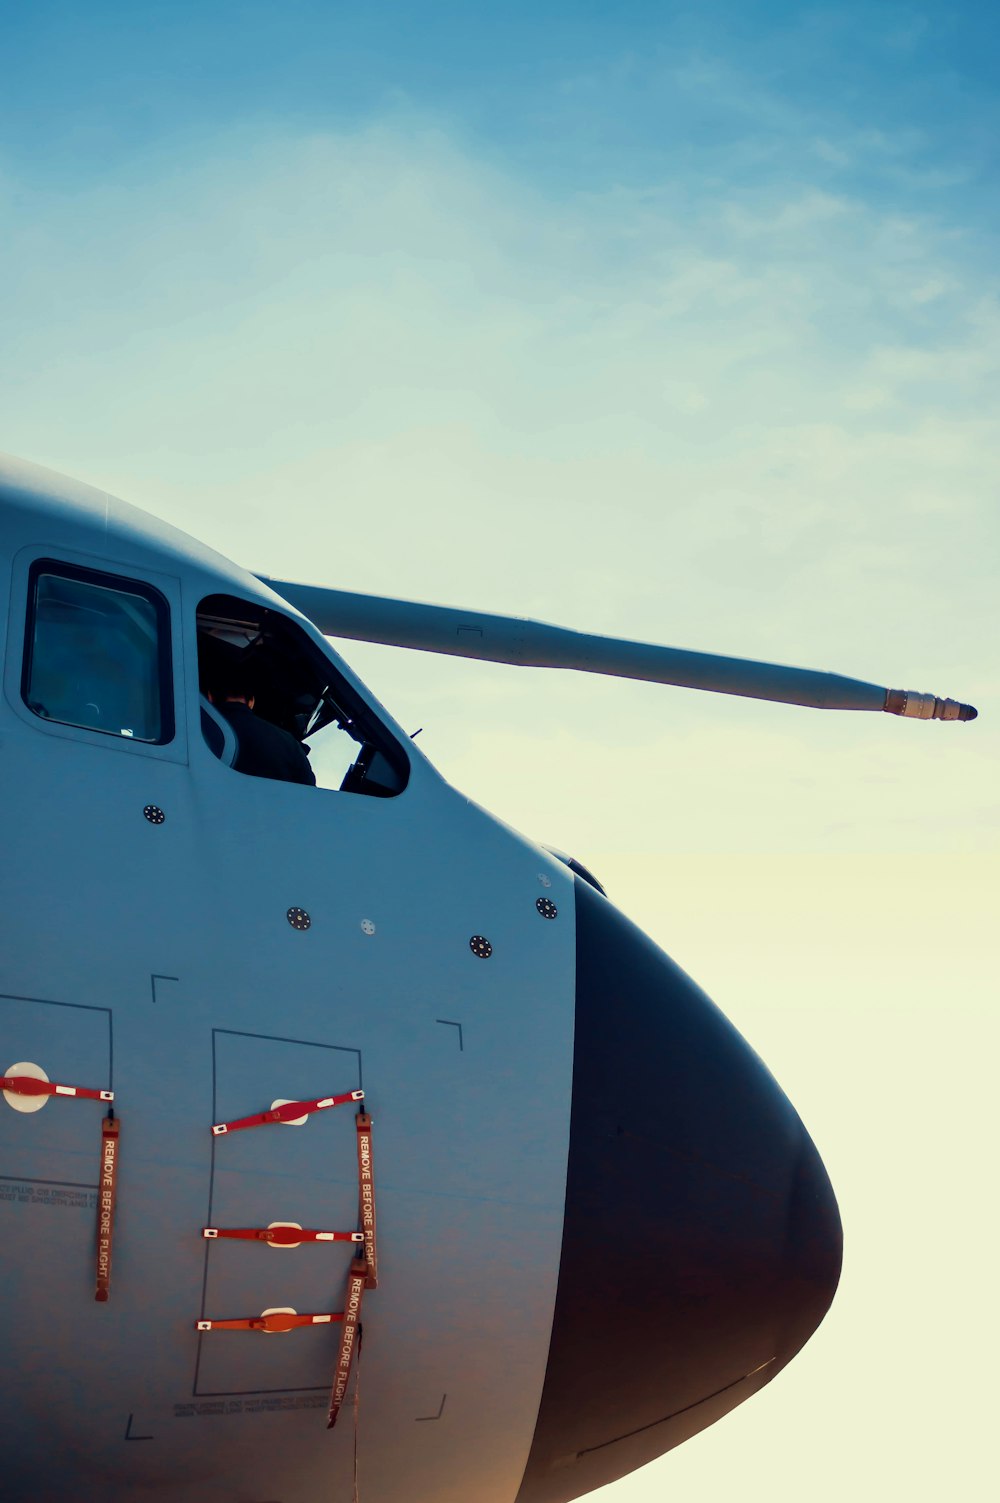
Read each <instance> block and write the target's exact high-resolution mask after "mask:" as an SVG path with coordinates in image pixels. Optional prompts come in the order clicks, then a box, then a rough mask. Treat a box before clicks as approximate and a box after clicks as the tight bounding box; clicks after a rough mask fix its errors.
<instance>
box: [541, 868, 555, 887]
mask: <svg viewBox="0 0 1000 1503" xmlns="http://www.w3.org/2000/svg"><path fill="white" fill-rule="evenodd" d="M538 880H539V882H541V884H542V886H543V887H551V886H552V878H551V877H550V876H549V875H548V874H547V873H546V872H539V873H538Z"/></svg>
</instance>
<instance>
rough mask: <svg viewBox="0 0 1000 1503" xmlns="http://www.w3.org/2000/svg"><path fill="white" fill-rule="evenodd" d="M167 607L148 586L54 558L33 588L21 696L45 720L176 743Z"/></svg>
mask: <svg viewBox="0 0 1000 1503" xmlns="http://www.w3.org/2000/svg"><path fill="white" fill-rule="evenodd" d="M170 679H171V670H170V608H169V606H168V605H167V602H166V600H165V599H164V598H163V596H162V595H161V594H160V592H159V590H155V589H153V588H152V586H151V585H147V584H145V583H143V582H141V581H139V580H134V579H123V578H120V577H119V576H118V575H114V574H105V573H103V572H99V571H97V570H93V569H80V568H77V567H76V566H75V565H71V564H64V563H60V562H58V561H56V560H54V559H37V560H36V561H35V563H34V564H33V565H32V567H31V573H30V576H29V584H28V621H27V631H26V633H25V652H24V665H23V670H22V675H21V696H22V698H23V700H24V702H25V704H26V705H27V706H28V709H29V710H31V711H33V713H34V714H36V715H38V716H39V717H40V718H41V719H43V720H53V721H56V722H58V723H59V724H61V725H75V726H80V727H81V728H82V729H84V730H88V731H100V732H102V733H103V734H105V735H108V736H118V737H121V736H125V737H127V738H129V739H130V740H135V741H146V742H151V743H153V744H155V745H163V744H164V743H166V742H168V741H170V740H172V739H173V734H174V717H173V698H172V694H171V682H170Z"/></svg>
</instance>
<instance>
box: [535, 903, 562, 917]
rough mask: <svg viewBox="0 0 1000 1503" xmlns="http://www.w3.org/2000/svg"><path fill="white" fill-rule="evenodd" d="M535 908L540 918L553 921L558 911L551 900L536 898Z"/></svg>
mask: <svg viewBox="0 0 1000 1503" xmlns="http://www.w3.org/2000/svg"><path fill="white" fill-rule="evenodd" d="M535 907H536V908H537V909H538V911H539V913H540V914H541V915H542V918H548V919H553V918H555V916H556V914H557V913H558V912H559V909H558V908H557V907H556V905H555V903H553V901H552V899H551V898H536V899H535Z"/></svg>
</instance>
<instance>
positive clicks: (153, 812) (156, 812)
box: [142, 804, 167, 825]
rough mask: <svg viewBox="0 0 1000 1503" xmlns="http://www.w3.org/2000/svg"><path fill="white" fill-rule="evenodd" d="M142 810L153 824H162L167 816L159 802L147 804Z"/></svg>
mask: <svg viewBox="0 0 1000 1503" xmlns="http://www.w3.org/2000/svg"><path fill="white" fill-rule="evenodd" d="M142 812H143V814H144V815H145V816H146V818H147V819H148V820H149V822H150V824H151V825H162V823H163V821H164V820H165V819H166V817H167V816H166V815H165V814H164V812H163V810H162V809H161V808H160V806H159V804H147V805H146V807H145V808H144V809H143V811H142Z"/></svg>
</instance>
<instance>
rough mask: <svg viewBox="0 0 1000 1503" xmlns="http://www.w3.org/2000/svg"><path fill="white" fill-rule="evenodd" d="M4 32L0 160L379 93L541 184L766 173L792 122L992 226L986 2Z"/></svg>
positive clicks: (261, 15)
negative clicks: (734, 163) (687, 172)
mask: <svg viewBox="0 0 1000 1503" xmlns="http://www.w3.org/2000/svg"><path fill="white" fill-rule="evenodd" d="M3 44H4V53H5V58H6V64H5V89H4V99H3V103H2V104H0V138H2V140H3V141H4V143H5V153H6V155H7V159H8V163H9V164H11V165H12V166H13V167H14V169H15V170H18V169H20V168H28V169H30V170H31V172H32V173H33V174H38V175H40V176H41V177H43V178H45V179H49V180H52V181H58V180H59V178H60V177H62V178H63V179H65V178H67V177H69V176H72V177H74V178H76V179H77V180H79V179H80V177H83V178H85V179H86V178H89V177H99V176H102V175H103V174H105V173H107V172H108V171H109V170H110V171H120V170H124V169H125V168H127V166H128V165H129V164H130V163H132V164H134V162H135V161H136V158H137V157H141V156H142V155H143V154H144V153H146V152H148V151H149V150H150V149H153V150H156V151H173V150H176V151H183V150H184V149H185V148H187V149H189V150H191V149H196V142H197V141H198V140H199V139H200V138H203V136H204V134H205V133H209V134H212V133H214V132H216V131H218V130H220V129H222V128H224V127H226V126H228V125H230V124H231V123H232V122H233V121H234V120H241V121H252V122H256V123H258V124H259V125H260V126H261V127H262V128H267V127H268V126H273V125H275V124H277V123H280V125H281V127H282V128H285V129H287V128H289V127H290V126H291V127H293V128H298V129H302V130H314V129H318V128H319V129H322V128H329V127H333V128H343V127H344V126H354V125H357V124H358V123H363V122H365V121H370V120H372V119H375V118H381V117H382V116H384V115H385V114H386V113H391V112H392V111H393V110H395V109H399V108H405V109H415V110H419V111H423V112H427V113H428V114H430V115H431V116H434V117H436V118H439V119H440V120H441V121H442V122H444V123H446V124H447V125H448V127H449V128H451V129H453V130H455V131H456V132H458V133H459V134H461V135H463V136H465V137H466V139H468V140H469V141H470V142H473V143H475V145H476V147H477V148H478V149H482V150H485V151H487V152H489V153H490V154H495V156H496V157H497V158H499V159H501V160H504V161H506V162H509V163H511V164H515V165H516V168H517V171H518V172H519V173H524V174H528V175H531V176H537V177H540V178H544V179H545V181H546V182H547V183H548V184H549V185H550V186H552V187H553V188H558V187H559V186H562V187H563V189H564V190H572V189H579V188H581V187H584V186H587V185H591V186H593V185H594V184H595V182H596V183H598V184H601V183H606V182H609V181H617V182H637V181H641V182H647V181H648V180H649V179H650V177H655V176H656V175H657V174H659V173H662V172H664V171H670V172H671V173H675V172H676V170H677V167H678V163H680V166H681V168H682V170H683V168H684V167H685V166H687V167H694V166H695V165H696V164H697V165H698V166H699V168H700V170H702V171H706V170H707V171H708V173H709V175H710V176H711V175H712V173H713V168H712V164H713V162H714V164H715V167H714V173H715V175H716V176H718V175H720V174H723V175H724V174H725V173H726V170H727V168H726V162H727V160H731V156H732V154H733V153H735V154H736V155H737V157H743V158H745V157H746V155H747V143H748V138H750V139H751V140H752V141H753V143H754V149H753V152H752V153H751V155H752V156H753V157H754V158H755V160H754V162H753V171H754V176H756V177H759V178H766V177H767V176H774V175H776V174H779V173H781V172H785V171H787V170H788V169H789V167H792V166H794V164H795V159H796V156H797V155H799V154H800V153H801V152H803V151H806V152H807V151H808V150H809V147H810V142H809V141H808V140H804V141H799V142H795V141H794V140H791V139H790V131H789V127H790V125H791V124H792V122H793V121H794V122H795V123H796V124H797V125H799V126H801V125H802V124H803V123H804V124H805V125H806V128H807V130H809V131H811V132H812V133H814V135H815V137H816V138H817V139H818V140H821V141H822V140H826V139H829V145H830V152H829V155H828V156H827V158H826V168H827V171H826V178H827V180H828V181H830V182H833V181H836V182H838V183H841V184H844V183H846V184H848V185H849V186H851V187H852V188H858V189H862V190H864V189H869V190H872V191H874V190H875V189H877V190H878V191H879V192H880V193H882V194H888V195H889V197H890V198H891V200H892V201H893V202H895V203H897V204H899V205H902V204H904V203H906V202H908V201H909V202H919V203H920V204H921V205H922V206H924V207H933V208H940V209H941V210H942V211H944V210H946V209H947V206H948V205H954V204H955V203H956V201H957V195H958V194H959V193H962V192H964V193H965V194H966V199H965V202H964V205H963V207H964V209H965V211H967V212H968V211H972V212H974V214H975V217H976V220H977V221H978V222H980V223H983V222H988V221H989V219H990V218H991V217H993V218H994V222H995V213H996V209H995V207H994V203H995V197H996V195H995V193H994V194H991V192H990V188H991V184H992V185H995V183H996V146H995V141H996V125H997V113H998V105H997V100H996V89H995V80H996V73H997V62H998V54H1000V42H998V39H997V34H996V27H995V25H993V24H992V17H991V12H990V8H989V7H988V6H985V5H969V4H959V5H957V6H947V7H946V6H943V5H938V6H936V7H913V6H905V5H878V4H876V5H864V4H853V5H851V4H847V5H840V6H837V7H835V8H834V7H822V6H801V5H794V4H792V5H788V4H760V3H752V0H751V3H742V4H718V3H708V4H699V5H697V6H670V5H663V4H654V3H648V4H634V3H633V4H629V3H624V4H619V5H610V4H602V5H595V4H586V3H565V4H553V3H547V4H546V3H542V4H535V5H524V4H507V5H504V6H495V7H479V6H474V5H470V4H467V3H466V4H463V3H455V0H451V3H447V0H444V3H439V4H436V5H433V6H427V5H419V4H406V3H405V0H404V3H395V4H374V5H368V6H364V7H361V6H354V5H351V6H346V5H338V4H310V3H302V0H289V3H286V4H283V5H282V6H280V7H278V6H275V5H269V4H260V3H257V4H227V3H221V4H216V5H212V6H208V7H206V6H203V5H200V4H191V3H176V4H169V5H167V4H160V5H144V6H135V5H131V4H127V3H120V4H108V3H103V4H102V3H95V4H92V5H88V6H86V7H83V6H80V5H78V4H75V3H74V0H57V3H52V0H38V3H36V4H33V5H31V6H22V7H18V8H17V9H16V11H15V9H14V8H13V7H11V8H10V9H9V11H8V13H7V14H6V15H5V18H4V26H3ZM830 138H832V139H830ZM845 141H853V142H855V143H856V146H857V149H856V150H855V151H850V150H849V149H847V148H844V147H843V145H842V143H844V142H845ZM842 150H846V151H847V154H848V155H849V157H850V160H848V161H843V160H840V158H839V155H838V153H839V152H841V151H842ZM810 166H811V168H812V170H813V171H814V172H816V171H818V168H817V164H816V163H815V161H814V162H811V163H810ZM977 199H978V203H977V202H976V200H977Z"/></svg>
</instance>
